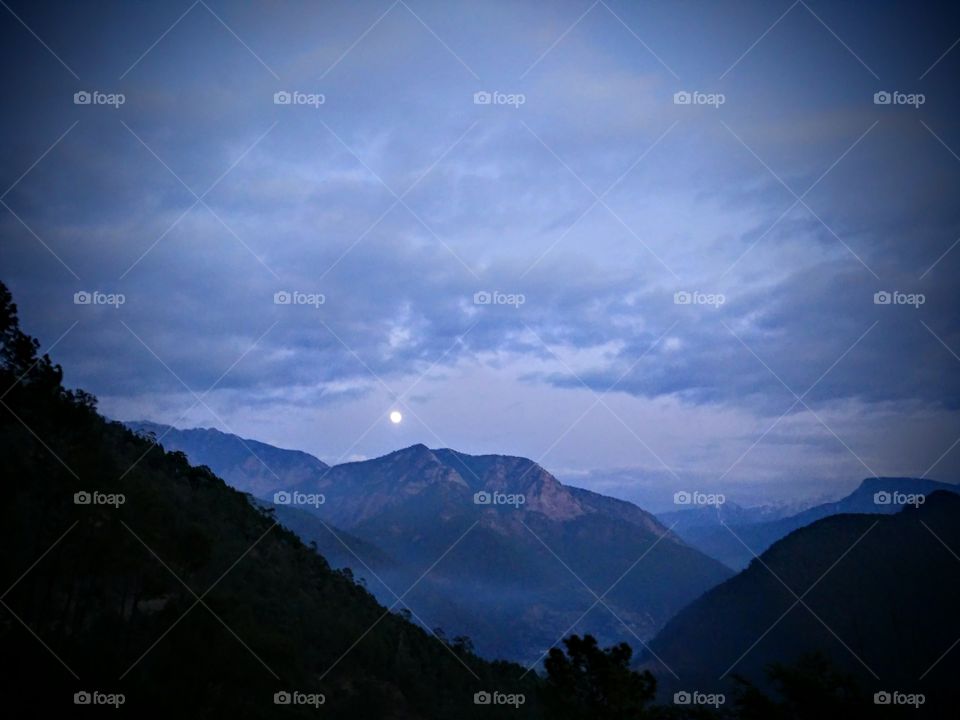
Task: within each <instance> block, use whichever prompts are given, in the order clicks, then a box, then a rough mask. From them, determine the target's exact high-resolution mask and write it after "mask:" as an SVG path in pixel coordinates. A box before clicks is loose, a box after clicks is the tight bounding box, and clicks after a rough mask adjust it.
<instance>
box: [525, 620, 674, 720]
mask: <svg viewBox="0 0 960 720" xmlns="http://www.w3.org/2000/svg"><path fill="white" fill-rule="evenodd" d="M563 643H564V645H565V646H566V648H567V651H566V653H564V652H563V651H562V650H560V649H559V648H552V649H551V650H550V653H549V655H548V657H547V660H546V662H545V667H546V670H547V684H546V687H545V689H544V708H545V709H546V710H547V712H548V714H549V717H551V718H558V719H560V720H568V719H569V720H575V719H576V720H579V719H580V718H582V719H583V720H586V719H587V718H593V719H594V720H628V719H629V718H644V717H650V716H649V715H648V714H646V712H645V708H646V707H647V705H648V704H649V703H650V702H651V701H652V700H653V697H654V695H655V694H656V686H657V684H656V680H655V679H654V677H653V675H651V674H650V673H649V672H646V671H644V672H642V673H640V672H635V671H633V670H631V669H630V657H631V655H632V654H633V652H632V650H631V649H630V646H629V645H627V644H626V643H620V644H619V645H614V646H613V647H610V648H607V649H606V650H604V649H601V648H600V647H599V646H598V645H597V641H596V639H595V638H593V637H592V636H590V635H584V636H583V637H582V638H581V637H579V636H577V635H571V636H570V637H568V638H567V639H565V640H564V641H563Z"/></svg>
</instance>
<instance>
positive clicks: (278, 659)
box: [0, 285, 539, 718]
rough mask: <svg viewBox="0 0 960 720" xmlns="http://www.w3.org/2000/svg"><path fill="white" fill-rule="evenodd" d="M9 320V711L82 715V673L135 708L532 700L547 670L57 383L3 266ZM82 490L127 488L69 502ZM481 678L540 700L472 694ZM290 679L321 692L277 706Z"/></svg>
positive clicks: (2, 333)
mask: <svg viewBox="0 0 960 720" xmlns="http://www.w3.org/2000/svg"><path fill="white" fill-rule="evenodd" d="M0 323H2V325H0V338H2V346H0V358H2V365H0V392H3V393H5V395H4V397H3V400H2V403H3V406H2V407H0V457H2V458H3V467H4V473H3V478H4V488H3V500H4V501H3V504H2V507H0V542H2V546H3V548H4V552H3V554H2V558H0V585H2V588H0V591H2V592H4V593H5V594H4V596H3V603H4V605H6V606H7V607H6V608H4V607H2V606H0V646H2V648H3V654H4V656H5V658H6V659H7V662H6V663H5V670H4V673H3V675H2V677H3V693H4V702H5V705H6V707H5V709H6V710H7V712H6V713H5V714H6V715H7V716H9V717H30V716H38V715H49V714H50V712H51V711H53V710H55V709H56V708H58V707H59V708H60V709H64V708H66V709H67V710H68V713H70V714H71V716H72V713H74V712H76V711H77V710H79V709H80V708H76V707H75V706H74V705H73V694H74V693H75V692H77V691H79V690H88V691H92V690H99V691H101V692H122V693H124V694H125V696H126V703H125V705H124V708H123V709H121V711H120V712H121V713H124V712H127V713H130V714H132V715H136V716H138V717H145V716H159V715H166V716H168V717H191V718H194V717H211V718H213V717H231V718H255V717H284V716H298V715H303V716H313V717H318V716H319V713H322V716H323V717H344V718H419V717H423V718H470V717H483V718H495V717H502V716H508V717H524V716H533V715H536V713H537V711H536V707H535V703H534V702H533V700H534V699H535V695H536V692H535V688H536V686H537V684H538V682H539V681H538V679H537V678H536V676H534V675H528V676H527V677H526V679H525V680H523V681H519V680H518V678H519V677H520V675H521V674H522V672H523V668H521V667H519V666H516V665H510V664H505V663H494V664H492V663H487V662H484V661H482V660H480V659H478V658H477V657H475V656H474V655H473V654H472V653H471V652H470V647H469V644H468V643H467V642H465V641H462V640H461V639H459V638H458V639H457V640H456V641H455V643H454V647H452V648H451V647H448V646H444V645H443V644H442V643H441V642H440V641H438V640H437V639H435V638H434V637H432V636H431V635H430V634H429V633H428V632H426V631H425V630H423V629H421V628H419V627H417V626H415V625H413V624H411V623H410V622H408V621H407V620H405V619H404V618H402V617H401V616H399V615H398V614H396V613H389V612H387V611H386V610H385V609H384V608H383V607H381V606H380V605H378V604H377V603H376V601H375V600H374V599H373V598H372V597H371V596H370V594H369V593H368V592H367V591H366V590H364V589H363V588H361V587H359V586H358V585H356V584H355V583H353V582H351V580H350V578H349V576H347V575H346V574H345V573H338V572H335V571H332V570H331V569H330V567H329V566H328V564H327V563H326V561H325V560H324V559H323V558H322V557H321V556H319V555H317V554H316V553H315V552H313V551H312V550H311V549H310V548H309V547H306V546H305V545H303V544H302V543H301V542H300V541H299V540H298V539H297V537H296V536H295V535H293V534H292V533H291V532H289V531H287V530H285V529H284V528H283V527H282V526H279V525H277V524H276V523H275V521H274V519H273V517H272V515H271V514H270V513H268V512H262V511H259V510H257V509H256V508H255V507H254V506H253V505H251V503H250V502H249V500H248V497H247V496H245V495H243V494H241V493H239V492H237V491H234V490H232V489H230V488H229V487H228V486H227V485H225V484H224V482H223V481H222V480H220V479H219V478H218V477H216V476H215V475H213V473H212V472H210V471H209V470H208V469H207V468H204V467H199V468H198V467H192V466H190V465H189V464H188V463H187V461H186V458H185V457H184V456H183V454H181V453H165V452H164V451H163V450H162V449H161V448H159V447H157V446H155V445H153V444H152V443H150V442H149V441H148V440H146V439H144V438H142V437H138V436H137V435H135V434H134V433H132V432H130V431H129V430H127V429H126V428H124V427H123V426H122V425H120V424H119V423H110V422H107V421H106V420H104V419H103V418H102V417H100V416H99V415H98V414H97V413H96V411H95V402H94V400H93V398H92V397H91V396H90V395H88V394H86V393H82V392H71V391H68V390H66V389H64V388H63V387H62V385H61V383H60V381H61V371H60V368H59V367H58V366H56V365H54V364H53V363H51V361H50V360H49V358H47V357H46V356H43V357H38V356H37V343H36V342H35V341H34V340H33V339H31V338H29V337H28V336H27V335H25V334H23V333H22V332H21V331H20V329H19V327H18V324H17V316H16V307H15V306H14V305H13V303H12V301H11V297H10V294H9V292H8V291H7V289H6V288H5V287H3V286H2V285H0ZM83 491H85V492H94V491H97V492H100V493H104V494H122V495H123V496H124V497H125V502H124V503H123V504H121V505H119V507H114V506H111V505H96V504H88V505H78V504H75V503H74V494H75V493H78V492H83ZM61 536H62V539H60V540H59V542H58V538H61ZM38 559H39V561H38ZM34 563H36V564H35V565H34ZM18 578H19V580H18ZM8 588H11V589H10V590H9V591H8V590H7V589H8ZM198 597H199V598H202V601H198ZM25 626H26V627H25ZM361 637H362V639H360V638H361ZM358 639H359V641H358ZM41 641H42V642H41ZM355 642H356V645H355V646H354V643H355ZM44 644H45V645H46V646H47V647H44ZM352 646H353V647H352ZM47 648H49V649H47ZM58 658H60V659H62V661H63V663H65V665H66V666H67V667H68V668H69V670H68V669H67V667H64V665H63V664H61V662H60V660H58ZM465 665H466V666H467V667H464V666H465ZM467 668H469V670H468V669H467ZM71 671H72V673H75V674H76V676H77V678H75V677H73V675H72V674H71ZM471 672H472V673H475V674H476V675H477V676H478V677H479V680H477V679H475V678H474V677H473V675H472V674H471ZM275 675H276V677H275ZM27 688H35V690H30V691H28V690H26V689H27ZM488 688H498V689H500V690H502V691H505V692H524V693H525V694H526V695H527V697H528V698H530V701H529V702H528V703H527V704H526V705H525V706H524V707H523V708H521V710H519V711H516V710H514V709H513V708H496V707H482V706H475V705H474V704H473V695H474V693H475V692H477V691H478V690H481V689H488ZM280 690H290V691H292V690H298V691H301V692H304V693H323V694H324V695H325V696H326V704H325V705H324V706H323V707H322V708H320V710H319V711H318V710H315V709H314V708H312V707H310V706H306V707H303V706H301V707H292V706H277V705H275V704H274V702H273V697H274V693H276V692H277V691H280ZM99 710H100V711H101V712H111V713H112V712H114V711H113V710H112V709H106V708H99Z"/></svg>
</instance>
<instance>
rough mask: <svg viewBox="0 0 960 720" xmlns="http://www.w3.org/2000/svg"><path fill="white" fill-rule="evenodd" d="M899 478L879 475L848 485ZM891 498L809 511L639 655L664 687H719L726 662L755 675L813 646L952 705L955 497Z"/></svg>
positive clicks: (883, 683)
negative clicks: (814, 516)
mask: <svg viewBox="0 0 960 720" xmlns="http://www.w3.org/2000/svg"><path fill="white" fill-rule="evenodd" d="M900 482H901V480H900V479H891V478H887V479H878V480H875V481H872V482H869V483H865V484H864V486H861V489H860V490H858V491H857V492H856V493H854V495H855V496H857V498H862V497H863V495H864V492H866V491H867V490H870V491H876V492H885V491H886V490H883V489H877V490H875V489H876V488H891V487H894V486H897V485H898V484H899V483H900ZM929 487H932V486H929ZM851 497H853V496H851ZM847 501H849V502H847ZM842 502H843V503H846V505H845V506H850V505H854V504H855V503H856V502H857V500H851V499H850V498H848V499H847V500H845V501H842ZM858 507H861V508H866V506H865V505H860V506H858ZM871 509H874V510H876V508H873V506H872V505H871ZM896 510H898V511H899V512H897V513H896V514H894V515H879V514H839V515H832V516H829V517H825V518H821V519H819V520H816V521H814V522H813V523H812V524H811V525H809V526H807V527H804V528H801V529H799V530H796V531H794V532H792V533H790V534H789V535H787V536H786V537H785V538H783V539H781V540H779V541H777V542H776V543H774V545H773V546H772V547H770V548H769V549H767V550H766V551H765V552H764V553H763V554H762V555H761V557H760V560H758V561H754V562H753V563H751V564H750V566H749V567H748V568H747V569H746V570H744V571H743V572H742V573H740V574H739V575H737V576H736V577H734V578H732V579H730V580H728V581H727V582H725V583H723V584H721V585H719V586H718V587H716V588H713V589H712V590H710V591H708V592H707V593H706V594H705V595H704V596H703V597H701V598H700V599H698V600H696V601H695V602H694V603H692V604H691V605H690V606H689V607H687V608H686V609H684V610H683V611H681V612H680V613H679V614H678V615H677V617H675V618H674V619H673V620H671V621H670V622H669V623H668V624H667V626H666V627H665V628H664V629H663V630H662V631H661V632H660V633H659V634H658V635H657V637H656V638H655V639H654V640H653V641H652V643H651V644H650V646H651V648H652V650H653V652H654V653H655V654H656V658H655V657H654V656H652V655H648V656H647V662H648V664H649V665H650V666H651V667H652V668H654V669H658V670H660V674H659V677H660V678H661V680H662V681H663V682H664V685H663V686H662V689H663V691H664V692H670V691H671V686H675V687H684V688H687V689H692V688H696V689H698V690H701V691H704V692H707V691H713V690H717V689H721V690H722V689H723V688H725V687H726V689H727V690H729V685H728V683H729V680H730V678H731V676H732V675H734V674H741V675H743V676H745V677H748V678H750V679H751V680H755V681H758V680H762V678H763V675H764V668H765V667H767V666H768V664H769V663H771V662H775V661H776V662H783V663H792V662H795V661H796V660H797V659H798V658H799V657H800V656H801V655H802V654H804V653H807V652H812V651H819V652H821V653H823V654H825V655H826V656H827V657H828V658H829V659H830V661H831V662H832V663H833V664H834V665H835V666H836V667H837V668H840V669H842V670H843V671H844V672H847V673H850V674H851V675H853V676H854V677H856V678H858V679H859V681H860V683H861V685H862V686H863V687H866V688H869V689H870V692H874V691H884V690H885V691H888V692H893V691H899V692H903V693H916V692H924V693H926V694H927V700H928V705H932V704H935V703H939V704H940V705H941V706H950V704H951V703H953V702H955V701H956V699H957V695H958V691H957V688H956V685H955V682H956V677H957V675H958V673H960V651H958V648H955V647H954V646H955V645H956V644H957V642H958V640H960V612H958V608H960V557H958V556H957V553H958V552H960V497H958V496H957V495H956V494H955V493H952V492H943V491H939V492H936V491H935V492H934V493H933V494H932V495H930V496H928V497H927V498H926V500H925V502H924V504H922V505H920V506H919V507H914V506H910V505H906V506H899V507H897V508H896ZM818 512H820V511H818ZM798 598H799V601H798ZM657 658H659V659H657ZM661 661H662V662H661ZM664 665H665V666H667V667H669V668H670V672H669V673H667V672H664V671H663V668H664ZM927 710H930V708H929V707H928V708H927ZM955 711H956V706H955V705H953V707H952V709H951V714H952V713H955ZM935 716H937V717H948V716H950V715H949V714H935ZM897 717H899V715H898V716H897Z"/></svg>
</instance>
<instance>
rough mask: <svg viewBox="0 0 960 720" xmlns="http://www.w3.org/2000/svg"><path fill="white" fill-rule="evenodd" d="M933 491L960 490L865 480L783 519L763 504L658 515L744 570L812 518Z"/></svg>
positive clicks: (888, 509)
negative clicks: (838, 496) (835, 497)
mask: <svg viewBox="0 0 960 720" xmlns="http://www.w3.org/2000/svg"><path fill="white" fill-rule="evenodd" d="M937 490H943V491H948V492H954V493H957V492H960V486H957V485H954V484H950V483H943V482H937V481H935V480H927V479H923V478H903V477H899V478H897V477H882V478H867V479H866V480H864V481H863V482H861V483H860V486H859V487H858V488H857V489H856V490H854V491H853V492H852V493H850V494H849V495H847V496H846V497H845V498H842V499H841V500H838V501H836V502H829V503H822V504H820V505H815V506H814V507H811V508H808V509H806V510H804V511H802V512H799V513H796V514H791V515H787V516H786V517H769V516H768V517H764V515H766V514H768V513H770V512H776V511H775V510H770V509H767V508H763V509H751V508H747V509H744V508H740V507H738V506H735V505H732V504H730V503H727V504H723V505H720V506H718V507H698V508H692V509H686V510H677V511H672V512H668V513H660V514H659V515H658V519H659V520H660V521H661V522H662V523H664V524H665V525H668V526H670V527H672V528H673V530H674V532H675V533H676V534H677V535H679V536H680V537H681V538H683V539H684V540H685V541H686V542H687V543H689V544H690V545H692V546H693V547H695V548H697V549H698V550H700V551H701V552H703V553H705V554H707V555H709V556H710V557H712V558H715V559H717V560H719V561H720V562H722V563H724V564H725V565H727V566H728V567H731V568H733V569H734V570H742V569H743V568H745V567H747V565H749V564H750V561H751V560H753V559H754V555H755V554H756V555H759V554H760V553H762V552H763V551H764V550H766V549H767V548H769V547H770V546H771V545H773V543H775V542H776V541H777V540H779V539H780V538H782V537H785V536H786V535H788V534H789V533H791V532H793V531H794V530H797V529H799V528H802V527H805V526H807V525H809V524H810V523H812V522H815V521H817V520H820V519H821V518H825V517H829V516H831V515H839V514H841V513H874V514H876V513H881V514H890V513H895V512H899V511H900V510H901V509H902V508H903V505H902V504H900V501H901V500H902V499H904V498H906V497H909V496H911V495H916V494H921V495H929V494H931V493H933V492H936V491H937Z"/></svg>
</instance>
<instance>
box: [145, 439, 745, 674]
mask: <svg viewBox="0 0 960 720" xmlns="http://www.w3.org/2000/svg"><path fill="white" fill-rule="evenodd" d="M130 427H131V428H132V429H134V430H136V431H138V432H141V433H153V434H154V435H155V436H156V437H158V438H161V436H162V439H161V440H160V442H161V444H162V445H163V446H164V447H165V448H166V449H167V450H178V451H181V452H183V453H185V454H186V455H187V457H188V458H189V459H190V460H191V462H194V463H197V464H203V465H207V466H209V467H210V468H211V469H212V470H213V471H214V472H216V473H217V474H218V475H221V476H222V477H224V479H226V480H227V481H228V482H229V483H230V484H231V485H233V486H234V487H236V488H237V489H239V490H242V491H245V492H248V493H250V494H251V495H253V496H254V497H256V498H258V499H259V501H261V502H264V501H268V502H273V501H279V502H278V507H277V508H276V513H277V517H278V519H280V520H281V522H283V524H285V525H286V526H287V527H289V528H290V529H292V530H294V531H295V532H297V533H298V534H299V535H300V536H301V538H303V539H304V540H305V541H307V542H309V541H311V540H316V541H317V546H318V550H319V551H320V552H321V553H322V554H326V553H330V555H331V556H332V559H331V562H332V563H333V564H334V565H339V564H341V563H342V564H343V565H344V566H346V567H350V568H351V569H352V571H353V572H354V573H355V574H356V575H357V576H358V577H360V578H362V579H363V580H364V581H365V582H366V583H367V585H368V587H369V589H370V590H371V592H373V593H374V595H375V596H376V597H377V598H378V599H379V600H380V601H381V602H383V603H385V604H386V605H388V606H390V605H392V604H393V603H394V602H396V601H397V596H400V597H402V598H403V604H404V605H407V606H409V608H410V609H411V610H412V612H413V617H414V619H415V620H418V621H420V622H422V623H424V624H425V625H427V626H429V627H431V628H433V627H437V626H440V627H442V628H443V629H444V630H445V631H446V632H447V633H448V634H449V635H451V636H453V635H468V636H470V637H471V638H472V639H473V640H474V643H475V645H476V647H477V650H478V651H479V652H480V653H481V654H482V655H484V656H487V657H501V658H508V659H513V660H518V661H521V662H524V663H535V662H536V661H538V660H539V659H540V657H541V655H542V654H543V653H544V652H546V650H547V649H549V647H551V646H552V645H554V644H555V643H556V642H557V641H558V640H559V639H560V638H561V637H563V636H564V635H567V634H569V633H570V632H591V633H593V634H594V635H596V636H597V637H598V638H599V639H600V640H601V641H602V642H605V643H610V642H614V641H629V642H631V643H632V644H634V645H639V642H638V640H642V641H647V640H649V639H650V638H651V637H652V636H653V635H654V634H655V633H656V632H657V630H659V629H660V628H662V627H663V625H664V624H665V623H666V622H667V620H669V619H670V618H671V617H672V616H673V615H674V614H675V613H676V612H677V611H679V610H680V609H681V608H682V607H684V606H685V605H687V604H688V603H690V602H691V601H693V600H694V599H696V598H697V597H699V596H700V595H701V594H702V593H703V592H704V591H706V590H707V589H709V588H711V587H713V586H715V585H716V584H718V583H720V582H722V581H723V580H726V579H727V578H729V577H730V575H731V573H730V571H729V570H728V569H727V568H725V567H724V566H723V565H722V564H720V563H719V562H717V561H716V560H714V559H712V558H709V557H707V556H706V555H704V554H703V553H701V552H699V551H698V550H696V549H694V548H691V547H690V546H688V545H687V544H686V543H685V542H684V541H683V540H681V539H680V538H679V537H678V536H677V535H675V534H673V533H671V532H670V531H669V530H668V529H667V528H666V527H664V525H663V524H662V523H660V522H659V521H658V520H657V519H656V518H655V517H654V516H653V515H651V514H650V513H647V512H645V511H643V510H642V509H640V508H638V507H637V506H635V505H633V504H631V503H628V502H624V501H621V500H616V499H613V498H609V497H605V496H602V495H599V494H597V493H593V492H590V491H587V490H582V489H578V488H572V487H567V486H565V485H563V484H561V483H560V482H559V481H558V480H557V479H556V478H554V477H553V476H552V475H551V474H550V473H549V472H547V471H546V470H544V469H543V468H542V467H540V466H539V465H537V464H536V463H534V462H532V461H531V460H527V459H525V458H519V457H508V456H502V455H484V456H471V455H466V454H463V453H459V452H456V451H454V450H448V449H435V450H431V449H429V448H427V447H426V446H424V445H414V446H412V447H409V448H406V449H403V450H399V451H397V452H393V453H390V454H389V455H386V456H383V457H380V458H376V459H373V460H365V461H362V462H351V463H345V464H342V465H336V466H332V467H329V466H327V465H325V464H323V463H322V462H320V461H319V460H317V459H316V458H313V457H312V456H309V455H306V454H305V453H300V452H296V451H289V450H281V449H279V448H274V447H272V446H269V445H263V444H254V443H253V442H252V441H250V440H244V439H241V438H238V437H236V436H233V435H229V434H225V433H221V432H219V431H216V430H209V429H196V430H173V431H168V429H167V427H166V426H160V425H156V424H152V423H130ZM251 451H252V452H253V453H255V454H256V455H258V456H259V457H260V460H262V461H263V462H260V460H258V459H257V458H255V457H251ZM277 493H286V495H277ZM321 496H322V502H321V501H320V497H321ZM284 501H289V503H290V504H285V503H284ZM400 607H402V605H401V606H400Z"/></svg>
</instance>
